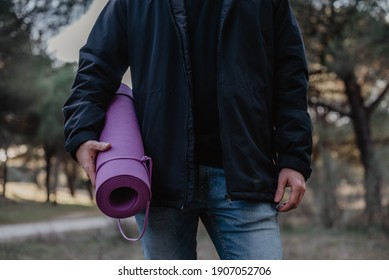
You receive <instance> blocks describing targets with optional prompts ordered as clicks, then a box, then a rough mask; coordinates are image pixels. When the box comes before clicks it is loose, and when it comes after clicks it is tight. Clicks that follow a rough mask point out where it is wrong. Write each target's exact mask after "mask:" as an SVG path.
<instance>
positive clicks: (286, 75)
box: [273, 0, 312, 180]
mask: <svg viewBox="0 0 389 280" xmlns="http://www.w3.org/2000/svg"><path fill="white" fill-rule="evenodd" d="M274 2H275V7H274V9H275V10H274V26H275V48H276V49H275V79H274V88H275V92H274V99H273V104H274V108H273V109H274V120H275V137H276V150H277V155H278V160H277V164H278V169H279V170H281V169H282V168H285V167H286V168H291V169H294V170H296V171H299V172H300V173H301V174H302V175H303V176H304V177H305V179H306V180H307V179H308V178H309V176H310V174H311V152H312V122H311V118H310V115H309V113H308V98H307V97H308V83H309V82H308V79H309V75H308V65H307V59H306V55H305V49H304V44H303V40H302V36H301V32H300V29H299V26H298V23H297V21H296V18H295V16H294V14H293V11H292V9H291V7H290V4H289V1H287V0H275V1H274Z"/></svg>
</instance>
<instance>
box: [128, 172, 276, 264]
mask: <svg viewBox="0 0 389 280" xmlns="http://www.w3.org/2000/svg"><path fill="white" fill-rule="evenodd" d="M199 218H200V219H201V221H202V222H203V224H204V226H205V228H206V230H207V232H208V234H209V236H210V237H211V239H212V242H213V244H214V246H215V248H216V250H217V252H218V254H219V257H220V259H226V260H228V259H234V260H238V259H240V260H257V259H265V260H271V259H281V258H282V248H281V238H280V232H279V226H278V222H277V211H276V206H275V204H273V203H264V202H253V201H231V200H229V199H228V197H227V196H226V183H225V175H224V170H223V169H219V168H214V167H207V166H199V184H198V188H196V190H195V194H194V200H193V202H192V204H191V205H189V206H188V207H187V208H185V209H183V210H180V209H175V208H169V207H151V208H150V214H149V221H148V226H147V229H146V233H145V235H144V236H143V239H142V248H143V252H144V255H145V258H146V259H163V260H178V259H183V260H189V259H196V258H197V252H196V244H197V242H196V235H197V228H198V222H199ZM136 221H137V224H138V228H139V229H142V228H143V221H144V213H140V214H138V215H136Z"/></svg>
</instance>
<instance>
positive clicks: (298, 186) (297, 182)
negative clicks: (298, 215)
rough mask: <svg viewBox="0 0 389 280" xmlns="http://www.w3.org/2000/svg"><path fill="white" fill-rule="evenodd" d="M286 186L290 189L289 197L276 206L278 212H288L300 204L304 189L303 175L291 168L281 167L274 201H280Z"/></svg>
mask: <svg viewBox="0 0 389 280" xmlns="http://www.w3.org/2000/svg"><path fill="white" fill-rule="evenodd" d="M286 188H290V189H291V193H290V198H289V200H288V201H286V202H285V203H284V204H282V205H280V206H278V208H277V209H278V211H279V212H288V211H290V210H293V209H295V208H297V207H298V206H299V205H300V203H301V200H302V199H303V196H304V193H305V190H306V185H305V179H304V176H303V175H302V174H301V173H299V172H297V171H295V170H293V169H289V168H284V169H282V170H281V172H280V174H279V176H278V187H277V191H276V195H275V197H274V202H276V203H277V204H278V203H280V202H281V199H282V198H283V197H284V194H285V189H286Z"/></svg>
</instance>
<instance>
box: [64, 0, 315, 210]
mask: <svg viewBox="0 0 389 280" xmlns="http://www.w3.org/2000/svg"><path fill="white" fill-rule="evenodd" d="M189 58H190V48H189V38H188V33H187V22H186V14H185V8H184V1H183V0H148V1H146V0H110V1H109V3H108V4H107V6H106V7H105V8H104V10H103V12H102V13H101V15H100V16H99V18H98V20H97V22H96V24H95V26H94V27H93V29H92V31H91V33H90V36H89V38H88V41H87V43H86V44H85V46H84V47H83V48H82V49H81V50H80V62H79V69H78V72H77V75H76V78H75V82H74V85H73V87H72V91H71V96H70V97H69V99H68V100H67V102H66V104H65V105H64V108H63V112H64V116H65V138H66V150H67V151H68V152H70V153H72V154H73V155H74V153H75V151H76V149H77V148H78V146H79V145H80V144H81V143H82V142H84V141H86V140H89V139H94V140H98V138H99V133H100V131H101V129H102V127H103V125H104V113H105V110H106V108H107V106H108V105H109V103H110V100H111V99H112V97H113V95H114V93H115V92H116V90H117V89H118V87H119V84H120V82H121V79H122V76H123V74H124V73H125V71H126V70H127V69H128V67H130V69H131V77H132V84H133V85H132V86H133V94H134V102H135V106H136V110H137V115H138V117H139V122H140V127H141V131H142V136H143V140H144V145H145V151H146V154H147V155H148V156H150V157H152V158H153V161H154V168H153V183H152V192H153V203H154V204H155V205H165V206H174V207H179V208H182V207H184V206H186V205H187V204H188V203H189V202H190V201H191V198H192V195H193V189H194V185H195V164H194V132H193V114H192V107H191V104H192V92H191V87H192V76H191V74H192V71H191V63H190V59H189ZM198 59H201V58H198ZM307 68H308V67H307V62H306V56H305V51H304V45H303V41H302V38H301V34H300V30H299V27H298V24H297V22H296V19H295V17H294V15H293V13H292V11H291V8H290V5H289V1H287V0H225V1H224V4H223V8H222V12H221V17H220V32H219V40H218V51H217V69H218V74H217V75H218V81H217V86H218V92H217V96H218V104H219V105H218V106H219V116H220V133H221V139H222V150H223V166H224V169H225V173H226V181H227V192H228V195H229V196H230V198H231V199H233V200H237V199H247V200H257V201H273V197H274V193H275V189H276V185H277V177H278V171H279V170H280V169H281V168H284V167H288V168H292V169H295V170H297V171H299V172H301V173H302V174H303V175H304V176H305V178H306V179H308V177H309V176H310V173H311V169H310V155H311V146H312V131H311V130H312V128H311V119H310V116H309V114H308V112H307V107H308V106H307V89H308V70H307Z"/></svg>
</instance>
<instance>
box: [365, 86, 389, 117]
mask: <svg viewBox="0 0 389 280" xmlns="http://www.w3.org/2000/svg"><path fill="white" fill-rule="evenodd" d="M388 92H389V82H388V83H387V84H386V86H385V87H384V89H383V90H382V91H381V93H380V94H379V96H378V97H377V99H376V100H374V102H373V103H371V104H370V105H369V106H368V107H367V108H366V109H367V113H368V115H369V116H370V115H371V114H372V113H373V112H374V110H375V109H376V108H377V107H378V105H380V103H381V101H382V100H384V98H385V96H386V94H387V93H388Z"/></svg>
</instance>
